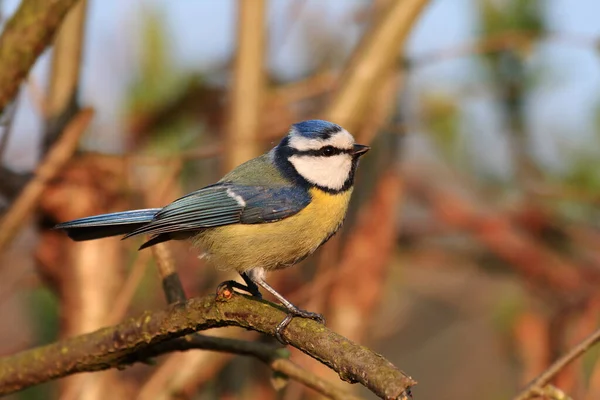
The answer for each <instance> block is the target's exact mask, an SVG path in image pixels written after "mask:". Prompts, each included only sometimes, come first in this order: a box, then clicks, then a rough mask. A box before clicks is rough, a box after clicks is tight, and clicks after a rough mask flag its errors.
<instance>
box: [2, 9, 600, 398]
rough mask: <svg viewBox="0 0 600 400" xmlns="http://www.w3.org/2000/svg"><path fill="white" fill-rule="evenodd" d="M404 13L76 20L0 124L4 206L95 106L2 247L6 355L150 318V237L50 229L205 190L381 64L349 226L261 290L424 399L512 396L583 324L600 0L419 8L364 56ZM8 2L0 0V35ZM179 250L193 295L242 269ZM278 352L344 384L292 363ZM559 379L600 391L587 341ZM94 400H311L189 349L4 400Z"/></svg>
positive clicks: (92, 13)
mask: <svg viewBox="0 0 600 400" xmlns="http://www.w3.org/2000/svg"><path fill="white" fill-rule="evenodd" d="M395 1H396V0H373V1H368V0H339V1H334V0H330V1H325V2H323V1H317V0H264V1H262V0H261V1H255V2H250V1H243V0H239V1H234V0H228V1H224V0H223V1H216V0H214V1H213V0H203V1H178V2H169V1H166V0H138V1H127V2H124V1H117V0H103V1H99V0H88V1H87V2H82V3H80V4H79V5H78V6H76V7H75V8H74V9H73V10H72V12H71V13H70V15H69V16H68V18H67V19H66V20H65V22H64V25H63V27H62V30H61V32H60V34H59V35H58V36H57V38H56V42H55V43H56V44H55V47H54V50H53V51H47V52H46V53H44V55H43V56H42V57H41V58H40V59H39V61H38V63H37V64H36V66H35V69H34V71H33V72H32V74H30V77H29V79H28V81H27V82H26V83H25V84H24V85H23V87H22V89H21V91H20V94H19V96H18V98H17V100H16V101H15V102H14V104H13V105H12V106H11V107H9V108H7V109H6V110H5V112H4V115H3V116H2V118H1V119H0V123H1V124H2V127H1V130H0V135H1V136H0V160H1V165H2V166H1V171H0V212H1V213H10V210H11V205H12V204H13V203H14V201H15V199H17V198H18V197H19V194H20V193H21V190H22V188H23V187H25V185H27V183H28V181H29V178H30V176H31V173H32V171H33V169H34V168H35V167H36V166H37V165H38V164H39V163H40V162H41V160H43V159H44V156H45V155H46V154H47V152H48V149H49V148H50V147H51V146H52V145H53V144H54V143H57V141H59V140H60V137H61V132H62V131H63V130H64V128H65V124H66V122H68V121H69V120H70V119H71V118H72V117H73V115H76V114H77V113H78V110H79V109H81V108H82V107H93V108H94V109H95V116H94V119H93V121H92V123H91V126H90V128H89V129H87V131H86V132H85V135H84V136H83V140H82V141H81V142H80V150H79V151H78V153H77V154H76V156H75V157H73V158H72V160H71V161H70V162H69V163H68V165H67V166H66V167H65V168H63V169H62V170H61V172H60V173H59V174H58V176H56V177H55V179H53V181H52V182H51V184H49V185H48V186H47V187H46V188H45V190H44V193H43V195H42V197H41V199H40V201H39V203H38V204H36V210H37V211H36V212H35V218H32V219H31V220H29V222H28V223H27V224H26V225H24V226H22V227H21V228H22V229H20V230H19V231H18V232H15V235H16V236H15V238H14V240H13V241H12V243H11V245H10V246H8V247H5V248H4V250H3V251H2V253H1V254H0V315H1V316H2V321H3V323H2V324H1V328H0V354H12V353H15V352H18V351H20V350H24V349H28V348H31V347H34V346H36V345H40V344H44V343H49V342H51V341H55V340H58V339H60V338H62V337H67V336H72V335H77V334H81V333H84V332H89V331H93V330H95V329H98V328H99V327H102V326H107V325H111V324H115V323H118V322H119V321H120V320H122V319H123V318H125V317H126V316H129V315H137V314H139V313H141V312H142V311H143V310H152V309H159V308H162V307H164V306H165V300H164V294H163V292H162V288H161V283H160V279H159V277H158V274H157V272H156V268H155V263H154V259H153V257H152V253H151V252H150V251H142V252H139V253H138V252H137V251H136V249H137V247H138V246H139V245H140V244H141V240H143V239H142V238H140V239H137V238H135V239H131V240H128V241H125V242H121V241H120V240H119V239H118V238H114V239H113V238H111V239H104V240H100V241H93V242H84V243H73V242H71V241H69V240H68V239H67V238H66V237H65V236H63V235H62V234H61V233H58V232H54V231H51V230H49V228H50V227H51V226H53V225H54V224H55V223H57V222H59V221H65V220H69V219H73V218H78V217H83V216H86V215H90V214H97V213H104V212H111V211H119V210H125V209H130V208H145V207H157V206H162V205H165V204H167V203H168V202H170V201H172V200H174V199H175V198H177V197H179V196H181V195H183V194H185V193H187V192H189V191H192V190H194V189H197V188H200V187H202V186H204V185H207V184H209V183H212V182H214V181H216V180H217V179H219V178H220V176H221V175H222V174H223V173H224V172H226V171H228V170H229V169H231V168H232V167H233V166H235V165H237V164H239V163H241V162H242V161H245V160H246V159H248V158H251V157H253V156H256V155H258V154H260V153H261V152H263V151H265V150H267V149H269V148H271V147H272V146H274V145H275V144H276V143H277V142H278V141H279V139H280V138H281V137H282V136H283V135H285V133H286V131H287V129H288V126H289V125H290V124H291V123H294V122H297V121H300V120H303V119H308V118H315V117H328V116H331V115H336V114H335V113H334V112H333V111H332V109H333V108H335V107H338V108H337V109H338V110H340V107H342V106H340V105H339V104H341V103H343V98H340V93H343V90H344V84H345V83H346V82H347V75H348V71H350V70H352V69H353V68H358V67H360V65H357V63H360V62H364V63H368V62H373V61H374V60H376V59H377V57H393V63H392V66H391V67H390V68H387V69H386V73H385V74H382V75H381V76H380V78H379V81H378V84H377V85H373V86H369V87H367V88H366V89H365V90H363V91H362V92H361V93H359V95H360V96H361V97H363V98H365V99H367V103H368V107H369V108H368V110H367V111H363V112H361V113H357V114H356V115H357V117H356V118H354V119H353V120H352V121H351V123H349V126H347V127H348V129H349V130H350V131H351V133H353V134H354V135H355V136H356V137H357V140H358V141H359V142H360V143H364V144H370V145H371V146H372V147H373V150H372V151H371V152H370V153H369V154H368V155H367V156H366V157H365V158H364V159H363V162H362V164H361V168H360V174H359V176H358V182H357V189H356V191H355V195H354V201H353V208H352V210H351V213H350V216H349V217H348V220H347V223H346V225H345V226H344V228H343V230H342V231H341V233H340V234H338V235H337V236H336V237H335V238H334V239H333V240H331V241H330V242H329V243H327V245H326V246H324V247H323V248H321V249H320V250H319V251H318V252H317V253H316V254H315V255H314V256H312V257H310V258H309V259H308V260H306V261H305V262H303V263H302V264H301V265H299V266H297V267H295V268H291V269H288V270H285V271H282V272H277V273H273V274H271V276H270V279H269V280H270V282H271V284H272V285H273V286H274V287H275V288H277V290H279V291H280V292H281V293H282V294H284V295H285V296H286V297H287V298H289V299H290V300H291V301H292V302H294V303H295V304H297V305H299V306H300V307H302V308H305V309H309V310H311V311H318V312H321V313H323V314H324V315H325V316H326V317H327V321H328V326H329V328H331V329H333V330H335V331H337V332H339V333H340V334H342V335H345V336H347V337H349V338H351V339H353V340H356V341H358V342H360V343H362V344H365V345H367V346H369V347H372V348H374V349H375V350H376V351H378V352H380V353H382V354H383V355H385V356H386V357H388V358H389V359H390V360H391V361H392V362H393V363H394V364H396V365H397V366H399V367H400V368H401V369H403V370H404V371H405V372H407V373H408V374H409V375H411V376H412V377H413V378H414V379H416V380H417V381H418V382H419V384H418V386H416V387H415V388H414V390H413V394H414V396H415V398H417V399H490V400H494V399H506V398H510V397H511V396H512V395H513V394H515V393H516V392H517V391H518V389H519V388H520V387H522V386H523V385H524V384H525V383H527V382H528V381H529V380H531V379H532V378H534V377H535V376H536V375H538V374H539V373H540V372H542V371H543V370H544V369H545V368H546V367H547V366H548V365H549V363H550V362H552V361H553V360H554V359H556V358H557V357H558V356H559V355H561V354H563V353H564V352H565V351H566V350H567V349H569V348H571V347H572V346H573V345H574V344H575V343H577V342H578V341H580V340H581V339H582V338H584V337H585V336H586V335H588V334H589V333H591V332H592V331H594V330H595V328H596V327H597V325H598V316H599V313H600V294H599V292H598V291H597V290H594V289H595V288H597V287H598V284H599V283H600V229H599V228H600V211H599V204H600V134H599V132H600V95H599V93H600V90H599V89H600V63H599V58H598V50H599V49H600V25H599V24H598V15H600V3H599V2H597V1H594V0H579V1H568V0H547V1H542V0H540V1H534V0H443V1H442V0H437V1H429V2H427V1H424V2H423V8H422V9H421V10H420V12H418V13H417V14H416V15H415V16H414V18H413V19H412V21H411V24H410V26H409V32H408V37H407V41H406V43H403V42H399V43H398V46H397V47H395V48H393V49H391V50H389V49H387V50H382V53H381V54H378V53H375V52H374V53H372V54H371V56H370V58H367V59H365V58H364V57H363V58H361V57H360V54H361V43H363V41H365V40H366V39H365V38H367V39H368V37H369V35H372V34H373V32H374V31H376V30H377V27H378V26H379V24H382V23H383V21H384V19H385V17H386V16H390V15H392V14H391V13H388V12H387V11H386V10H388V7H391V4H393V3H394V2H395ZM18 4H19V2H18V1H17V0H3V1H0V23H2V24H4V23H5V22H6V20H7V18H10V16H11V15H12V13H13V12H14V10H15V9H16V8H17V7H18ZM390 52H391V53H390ZM390 54H391V56H390ZM342 97H343V96H342ZM336 104H337V106H336ZM342 114H343V113H342ZM334 121H335V122H340V121H339V120H334ZM169 249H170V250H171V253H172V256H173V258H174V260H175V263H176V266H177V269H178V271H179V273H180V276H181V279H182V282H183V285H184V287H185V290H186V293H187V295H188V296H189V297H192V296H200V295H205V294H209V293H212V292H213V291H214V289H215V287H216V285H217V284H218V283H219V282H221V281H222V280H225V279H229V278H232V277H233V276H231V275H227V274H224V273H222V272H219V271H215V270H213V269H211V268H205V267H203V265H202V260H199V259H198V252H197V251H196V250H190V249H189V248H188V246H187V245H186V244H185V243H169ZM210 334H214V335H221V336H228V337H239V338H246V339H260V338H259V335H257V334H254V333H252V332H244V331H242V330H240V329H222V330H218V331H214V332H210ZM260 340H268V339H265V338H262V339H260ZM292 359H293V360H294V361H296V362H297V363H299V364H300V365H302V366H303V367H305V368H308V369H311V370H313V371H315V372H316V373H318V374H320V375H323V376H326V377H328V378H329V379H331V380H333V381H339V379H338V378H337V376H335V375H334V374H333V373H331V372H330V371H328V369H327V368H326V367H323V366H321V365H320V364H318V363H317V362H316V361H314V360H312V359H309V358H308V357H306V356H304V355H303V354H301V353H299V352H296V351H293V352H292ZM340 384H341V385H345V386H346V387H347V386H348V385H347V384H345V383H341V382H340ZM554 384H555V385H556V386H558V387H559V388H561V389H562V390H564V391H565V392H566V393H568V394H569V395H570V396H571V397H572V398H573V399H587V400H592V399H599V398H600V361H599V360H598V351H597V350H595V349H592V350H591V351H589V352H588V353H586V354H585V356H584V357H583V358H581V359H579V360H578V361H576V362H575V363H574V364H573V365H572V366H570V367H568V368H566V369H564V370H563V371H562V372H561V373H560V374H559V375H558V377H557V378H556V379H555V380H554ZM354 389H355V390H357V391H358V393H360V394H361V395H364V396H365V398H374V396H373V395H372V394H370V393H367V392H366V390H363V389H362V388H359V387H355V388H354ZM108 396H110V397H111V399H113V400H117V399H132V398H139V399H202V400H204V399H207V400H208V399H285V400H301V399H313V398H315V397H316V395H315V394H314V392H311V391H310V390H308V389H305V388H304V387H302V386H300V385H299V384H297V383H294V382H290V383H289V384H288V385H287V386H286V387H285V389H283V390H282V391H280V392H275V390H273V388H272V385H271V382H270V372H269V370H268V369H267V368H266V367H263V366H262V365H261V364H260V363H259V362H258V361H255V360H251V359H246V358H242V357H233V356H231V355H223V354H216V353H209V352H201V351H190V352H187V353H180V354H171V355H167V356H164V357H161V358H159V359H157V360H156V365H135V366H133V367H130V368H127V369H126V370H124V371H116V370H112V371H106V372H101V373H93V374H80V375H77V376H73V377H70V378H67V379H63V380H60V381H56V382H51V383H48V384H44V385H41V386H38V387H34V388H31V389H29V390H26V391H23V392H21V393H18V394H15V395H13V396H11V397H10V398H12V399H23V400H25V399H27V400H29V399H58V398H60V399H67V400H72V399H89V400H95V399H105V398H107V397H108Z"/></svg>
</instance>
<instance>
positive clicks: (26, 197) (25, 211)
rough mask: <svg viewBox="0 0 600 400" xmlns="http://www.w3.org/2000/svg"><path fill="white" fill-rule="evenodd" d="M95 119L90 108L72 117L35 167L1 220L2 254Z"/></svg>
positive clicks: (0, 249) (0, 240)
mask: <svg viewBox="0 0 600 400" xmlns="http://www.w3.org/2000/svg"><path fill="white" fill-rule="evenodd" d="M1 46H2V44H1V43H0V47H1ZM0 65H2V64H0ZM0 70H2V68H0ZM93 116H94V111H93V110H92V109H91V108H86V109H83V110H82V111H80V112H79V113H78V114H77V115H75V116H74V117H73V119H72V120H71V121H70V122H69V123H68V124H67V126H66V127H65V131H64V133H63V134H62V135H61V137H60V139H59V140H58V141H57V142H56V143H55V144H54V146H53V147H52V148H51V149H50V151H49V152H48V154H47V155H46V157H45V158H44V161H43V162H42V163H41V164H40V165H39V166H38V167H37V168H36V170H35V175H34V177H33V178H32V179H31V180H30V181H29V182H28V183H27V186H26V187H25V188H24V189H23V191H22V192H21V194H20V195H19V197H18V198H17V199H16V200H15V201H14V203H13V204H12V206H11V208H10V209H9V210H8V211H7V212H6V215H4V217H3V218H2V219H1V220H0V251H2V250H3V249H4V248H5V247H6V246H8V244H9V243H10V241H11V240H12V238H13V237H14V236H15V235H16V233H17V232H18V230H19V228H20V226H21V225H22V223H23V221H25V219H26V218H27V217H28V216H29V215H30V214H31V213H32V212H33V210H34V209H35V207H36V206H37V205H38V200H39V199H40V197H41V196H42V194H43V192H44V189H45V188H46V185H47V184H48V183H49V182H50V181H51V180H52V179H53V178H54V177H55V176H56V174H57V173H59V172H60V170H61V169H62V168H63V167H64V166H65V164H66V163H67V162H68V161H69V160H70V159H71V157H72V156H73V154H74V153H75V151H76V150H77V145H78V144H79V139H80V138H81V135H83V133H84V132H85V130H86V129H87V127H88V126H89V124H90V122H91V121H92V117H93Z"/></svg>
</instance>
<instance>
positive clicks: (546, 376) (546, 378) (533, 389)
mask: <svg viewBox="0 0 600 400" xmlns="http://www.w3.org/2000/svg"><path fill="white" fill-rule="evenodd" d="M598 342H600V329H598V330H596V331H595V332H594V333H592V334H591V335H590V336H588V337H587V338H585V339H584V340H583V341H581V342H580V343H579V344H578V345H577V346H575V347H573V348H572V349H571V350H570V351H569V352H568V353H567V354H565V355H564V356H562V357H561V358H559V359H558V360H556V361H555V362H554V363H553V364H552V365H551V366H550V367H548V369H546V370H545V371H544V372H542V373H541V374H540V375H539V376H538V377H537V378H535V379H534V380H533V381H531V383H530V384H529V385H527V387H526V388H525V389H523V391H521V392H520V393H519V394H517V395H516V396H515V397H514V398H513V400H527V399H530V398H532V397H537V396H538V395H539V394H540V393H545V389H544V387H545V386H546V385H547V384H548V383H549V382H550V380H552V378H554V377H555V376H556V374H558V373H559V372H560V371H561V370H562V369H563V368H564V367H566V366H567V365H569V364H570V363H571V362H573V361H574V360H575V359H576V358H577V357H579V356H581V355H582V354H583V353H585V352H586V351H588V350H589V349H590V348H591V347H592V346H593V345H595V344H596V343H598Z"/></svg>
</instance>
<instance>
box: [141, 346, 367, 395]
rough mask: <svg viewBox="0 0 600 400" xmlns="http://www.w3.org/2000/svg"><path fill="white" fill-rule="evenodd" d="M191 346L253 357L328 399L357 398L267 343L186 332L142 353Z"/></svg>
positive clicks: (282, 349)
mask: <svg viewBox="0 0 600 400" xmlns="http://www.w3.org/2000/svg"><path fill="white" fill-rule="evenodd" d="M192 349H204V350H206V349H210V350H212V351H219V352H227V353H235V354H238V355H244V356H251V357H255V358H257V359H258V360H260V361H262V362H264V363H265V364H267V366H269V367H270V368H271V369H272V370H273V371H274V372H279V373H282V374H284V375H285V376H287V377H289V378H291V379H293V380H296V381H298V382H300V383H303V384H305V385H306V386H308V387H310V388H313V389H315V390H316V391H317V392H319V393H321V394H323V395H325V396H328V397H330V398H332V399H340V400H343V399H351V400H357V399H359V398H358V397H356V396H353V395H352V394H350V393H348V392H346V391H344V390H340V389H338V388H337V387H336V386H334V385H332V384H331V383H330V382H328V381H326V380H324V379H322V378H320V377H319V376H317V375H314V374H312V373H310V372H308V371H306V370H304V369H302V368H301V367H299V366H298V365H296V364H295V363H293V362H292V361H290V360H289V351H287V350H286V349H284V348H278V347H274V346H269V345H266V344H264V343H259V342H250V341H243V340H237V339H229V338H223V337H218V338H217V337H211V336H200V335H189V336H186V337H184V338H178V339H174V340H170V341H168V342H165V343H163V344H161V345H157V346H154V347H152V348H150V349H149V351H148V352H147V353H146V354H147V355H148V356H150V357H156V356H159V355H162V354H165V353H169V352H173V351H185V350H192Z"/></svg>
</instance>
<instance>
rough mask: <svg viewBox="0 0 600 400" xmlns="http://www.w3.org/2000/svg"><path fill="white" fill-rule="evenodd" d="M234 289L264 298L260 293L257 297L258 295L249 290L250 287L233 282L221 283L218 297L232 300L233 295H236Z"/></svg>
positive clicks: (218, 287)
mask: <svg viewBox="0 0 600 400" xmlns="http://www.w3.org/2000/svg"><path fill="white" fill-rule="evenodd" d="M234 289H238V290H241V291H242V292H246V293H248V294H250V295H252V296H254V297H258V298H262V296H261V295H260V292H259V293H258V296H257V295H256V293H253V292H252V290H250V288H248V286H246V285H243V284H241V283H239V282H237V281H233V280H232V281H225V282H221V283H220V284H219V286H217V297H221V296H223V297H225V298H230V297H231V296H232V295H233V293H235V290H234Z"/></svg>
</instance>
